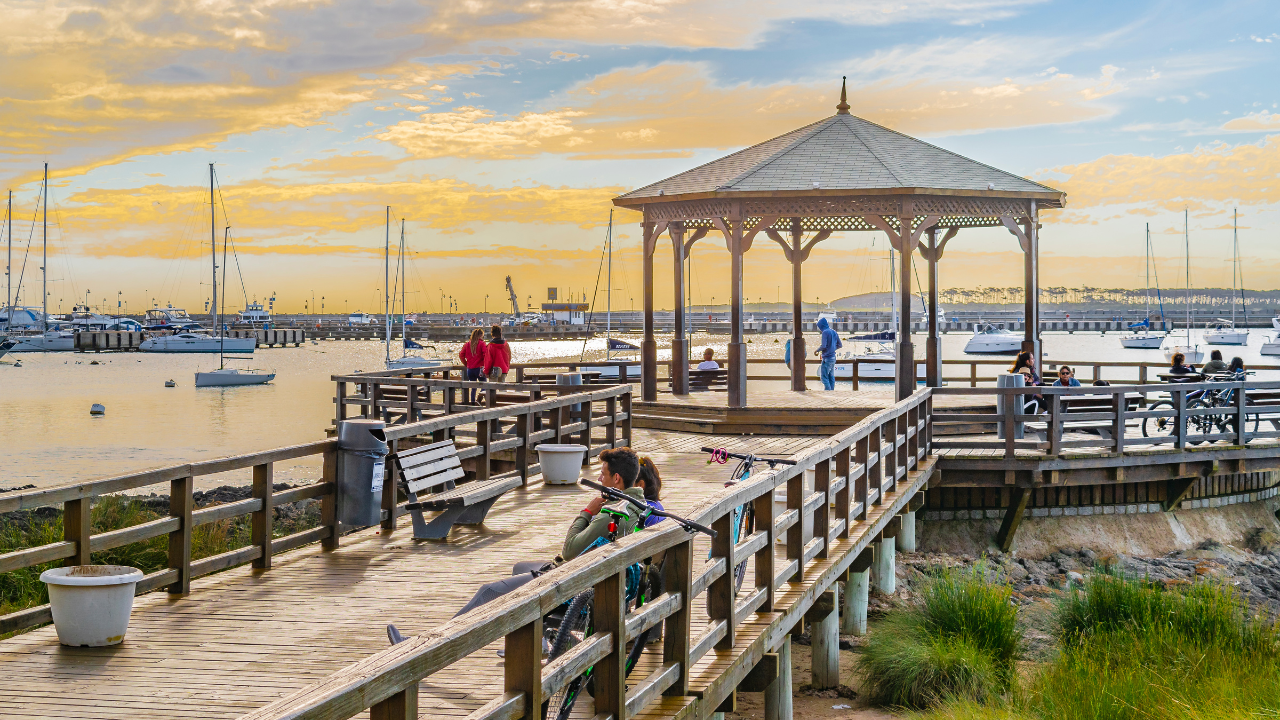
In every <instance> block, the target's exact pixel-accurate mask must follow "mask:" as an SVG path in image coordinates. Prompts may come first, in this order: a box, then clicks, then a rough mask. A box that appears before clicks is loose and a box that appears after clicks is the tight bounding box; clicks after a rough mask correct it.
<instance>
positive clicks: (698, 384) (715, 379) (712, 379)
mask: <svg viewBox="0 0 1280 720" xmlns="http://www.w3.org/2000/svg"><path fill="white" fill-rule="evenodd" d="M728 387H729V371H728V370H726V369H724V368H720V369H719V370H690V371H689V391H690V392H701V391H706V390H715V389H717V388H728Z"/></svg>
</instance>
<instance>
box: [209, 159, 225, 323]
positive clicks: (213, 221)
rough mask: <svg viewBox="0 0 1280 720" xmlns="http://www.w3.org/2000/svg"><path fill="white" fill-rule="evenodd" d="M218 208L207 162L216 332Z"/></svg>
mask: <svg viewBox="0 0 1280 720" xmlns="http://www.w3.org/2000/svg"><path fill="white" fill-rule="evenodd" d="M217 225H218V209H217V207H216V206H215V205H214V204H213V163H209V258H210V259H211V260H212V263H211V264H210V267H211V268H212V272H213V305H212V306H210V308H209V312H210V314H212V315H213V331H214V332H215V333H216V332H218V325H219V322H220V321H221V320H222V318H220V317H218V227H217Z"/></svg>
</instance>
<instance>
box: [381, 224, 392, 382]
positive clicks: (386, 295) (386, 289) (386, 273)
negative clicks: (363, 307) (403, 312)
mask: <svg viewBox="0 0 1280 720" xmlns="http://www.w3.org/2000/svg"><path fill="white" fill-rule="evenodd" d="M382 263H383V267H382V298H383V299H382V310H383V312H384V313H385V314H386V320H387V322H386V326H387V343H386V345H387V362H388V363H390V362H391V206H390V205H388V206H387V237H386V240H385V241H384V243H383V247H382Z"/></svg>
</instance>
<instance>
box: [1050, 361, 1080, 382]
mask: <svg viewBox="0 0 1280 720" xmlns="http://www.w3.org/2000/svg"><path fill="white" fill-rule="evenodd" d="M1053 385H1054V387H1080V381H1079V380H1077V379H1076V371H1075V370H1072V369H1071V366H1070V365H1063V366H1062V367H1060V368H1058V379H1057V380H1054V381H1053Z"/></svg>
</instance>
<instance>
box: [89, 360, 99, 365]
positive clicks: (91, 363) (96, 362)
mask: <svg viewBox="0 0 1280 720" xmlns="http://www.w3.org/2000/svg"><path fill="white" fill-rule="evenodd" d="M89 364H90V365H99V364H100V363H99V362H98V361H97V360H94V361H92V362H90V363H89Z"/></svg>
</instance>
